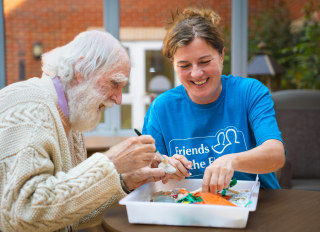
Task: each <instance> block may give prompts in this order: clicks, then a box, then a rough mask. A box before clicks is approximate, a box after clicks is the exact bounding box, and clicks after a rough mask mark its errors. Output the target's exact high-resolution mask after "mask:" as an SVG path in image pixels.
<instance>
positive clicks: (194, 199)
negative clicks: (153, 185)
mask: <svg viewBox="0 0 320 232" xmlns="http://www.w3.org/2000/svg"><path fill="white" fill-rule="evenodd" d="M202 201H203V200H202V198H201V197H195V196H194V195H193V194H192V193H189V194H188V195H187V196H185V197H184V198H182V199H180V200H178V203H181V202H188V203H195V202H202Z"/></svg>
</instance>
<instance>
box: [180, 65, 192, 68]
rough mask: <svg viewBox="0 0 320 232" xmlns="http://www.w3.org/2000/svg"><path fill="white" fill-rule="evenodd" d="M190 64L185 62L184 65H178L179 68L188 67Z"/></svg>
mask: <svg viewBox="0 0 320 232" xmlns="http://www.w3.org/2000/svg"><path fill="white" fill-rule="evenodd" d="M189 66H190V64H186V65H180V66H179V67H180V68H188V67H189Z"/></svg>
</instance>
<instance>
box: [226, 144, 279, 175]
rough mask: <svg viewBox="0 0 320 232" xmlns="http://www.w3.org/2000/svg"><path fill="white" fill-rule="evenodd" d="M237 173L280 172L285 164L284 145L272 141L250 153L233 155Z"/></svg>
mask: <svg viewBox="0 0 320 232" xmlns="http://www.w3.org/2000/svg"><path fill="white" fill-rule="evenodd" d="M232 156H233V157H232V158H233V167H234V170H235V171H240V172H247V173H257V174H263V173H269V172H274V171H277V170H279V169H280V168H282V167H283V165H284V163H285V152H284V147H283V143H282V142H281V141H279V140H275V139H270V140H267V141H265V142H264V143H262V144H261V145H260V146H257V147H255V148H253V149H251V150H249V151H245V152H240V153H235V154H232Z"/></svg>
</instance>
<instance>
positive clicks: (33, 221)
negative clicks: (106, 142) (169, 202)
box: [0, 77, 125, 232]
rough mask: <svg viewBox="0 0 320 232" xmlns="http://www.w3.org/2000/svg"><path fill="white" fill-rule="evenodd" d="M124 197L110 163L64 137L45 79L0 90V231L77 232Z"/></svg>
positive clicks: (79, 138)
mask: <svg viewBox="0 0 320 232" xmlns="http://www.w3.org/2000/svg"><path fill="white" fill-rule="evenodd" d="M123 196H125V193H124V192H123V191H122V188H121V185H120V181H119V175H118V173H117V171H116V169H115V167H114V165H113V163H112V162H111V161H110V160H109V159H108V158H107V157H106V156H105V155H103V154H101V153H95V154H93V155H92V156H90V157H89V158H88V159H86V149H85V146H84V138H83V135H82V133H80V132H76V131H72V130H71V131H70V133H69V135H68V137H67V136H66V134H65V131H64V128H63V125H62V122H61V119H60V117H59V112H58V110H57V94H56V92H55V88H54V85H53V83H52V81H51V79H50V78H49V77H43V78H41V79H39V78H32V79H29V80H27V81H23V82H18V83H15V84H12V85H9V86H8V87H6V88H4V89H2V90H0V206H1V213H0V231H15V232H16V231H23V232H27V231H37V232H38V231H55V230H60V231H66V227H67V226H68V225H71V226H72V229H73V230H74V231H75V230H76V229H77V228H78V227H79V228H84V227H87V226H91V225H92V226H93V225H96V224H98V223H100V221H101V219H102V215H103V212H104V210H105V209H106V208H107V207H109V206H110V205H112V204H113V203H115V202H117V201H118V200H119V199H120V198H122V197H123Z"/></svg>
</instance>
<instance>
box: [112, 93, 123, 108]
mask: <svg viewBox="0 0 320 232" xmlns="http://www.w3.org/2000/svg"><path fill="white" fill-rule="evenodd" d="M111 99H112V101H114V103H115V104H117V105H120V104H121V102H122V91H119V92H118V93H116V94H114V95H112V98H111Z"/></svg>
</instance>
